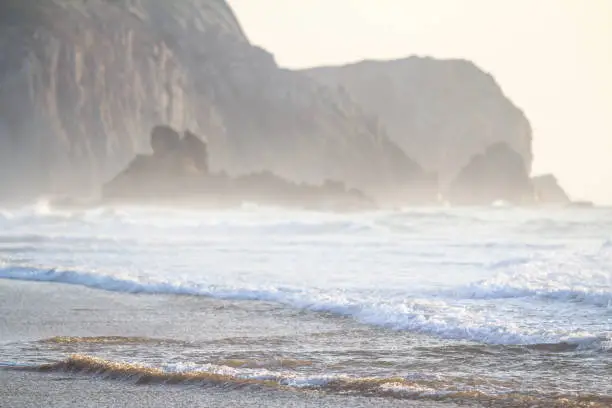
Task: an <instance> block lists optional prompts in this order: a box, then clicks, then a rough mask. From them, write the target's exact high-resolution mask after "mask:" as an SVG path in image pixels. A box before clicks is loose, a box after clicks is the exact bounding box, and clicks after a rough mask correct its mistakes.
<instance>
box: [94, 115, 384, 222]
mask: <svg viewBox="0 0 612 408" xmlns="http://www.w3.org/2000/svg"><path fill="white" fill-rule="evenodd" d="M177 135H178V133H177V132H175V131H174V130H173V129H172V128H170V127H167V126H156V127H155V128H154V129H153V131H152V135H151V143H152V145H153V144H155V146H154V148H153V150H154V153H153V155H149V156H146V155H138V156H136V157H135V158H134V160H133V161H132V162H131V163H130V164H129V166H128V167H127V168H126V169H125V170H124V171H123V172H121V173H120V174H118V175H117V176H116V177H115V178H114V179H113V180H111V181H110V182H109V183H107V184H106V185H104V187H103V199H104V200H105V201H113V202H116V201H120V202H132V203H139V204H143V203H147V202H154V203H161V204H164V203H166V204H180V203H190V204H192V205H196V206H217V207H218V206H222V207H226V206H236V205H240V204H242V203H245V202H250V203H257V204H262V205H275V206H286V207H296V208H303V209H317V210H328V211H330V210H331V211H349V210H363V209H373V208H375V207H376V205H375V203H374V201H373V200H371V199H370V198H368V197H367V196H366V195H365V194H363V193H362V192H361V191H359V190H357V189H347V187H346V185H345V184H344V183H343V182H339V181H333V180H326V181H325V182H324V183H323V184H321V185H311V184H305V183H299V184H298V183H294V182H291V181H288V180H286V179H284V178H282V177H279V176H278V175H275V174H273V173H272V172H270V171H261V172H256V173H250V174H245V175H241V176H237V177H230V176H228V175H227V174H226V173H211V172H209V171H208V169H207V163H208V154H207V147H206V143H205V142H204V141H202V140H201V139H200V138H199V137H198V136H196V135H195V134H193V133H191V132H189V131H186V132H185V136H184V137H183V138H182V139H180V136H179V139H178V140H177V139H176V137H175V136H177Z"/></svg>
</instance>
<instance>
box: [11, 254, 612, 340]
mask: <svg viewBox="0 0 612 408" xmlns="http://www.w3.org/2000/svg"><path fill="white" fill-rule="evenodd" d="M0 278H4V279H13V280H24V281H36V282H56V283H64V284H73V285H81V286H86V287H89V288H94V289H102V290H107V291H112V292H122V293H142V294H171V295H192V296H207V297H212V298H217V299H227V300H251V301H267V302H272V303H277V304H281V305H285V306H288V307H291V308H296V309H302V310H309V311H312V312H324V313H332V314H335V315H337V316H345V317H351V318H353V319H355V320H356V321H358V322H361V323H364V324H368V325H372V326H379V327H384V328H389V329H393V330H405V331H410V332H415V333H421V334H427V335H433V336H437V337H440V338H444V339H449V340H467V341H473V342H479V343H486V344H501V345H533V344H551V343H570V344H576V345H578V346H580V347H581V348H594V349H596V350H604V351H607V350H608V349H609V348H610V344H609V340H610V339H609V338H608V334H606V333H603V334H602V333H599V334H597V333H584V332H580V333H574V334H572V333H568V334H559V333H553V332H546V331H542V332H529V331H527V332H526V331H522V330H520V329H516V328H514V327H513V326H511V325H510V326H507V325H504V324H503V322H500V323H495V322H489V321H482V322H478V321H474V318H473V317H472V316H462V314H461V313H463V312H462V311H461V310H459V312H458V313H459V314H458V315H453V314H448V310H449V309H450V310H452V309H453V307H451V306H450V305H448V304H446V303H445V302H444V301H443V300H439V299H413V300H405V301H402V302H400V303H398V302H385V301H382V300H381V299H380V298H372V299H368V298H363V297H361V298H360V297H352V296H350V295H348V294H347V293H345V292H342V291H340V292H329V291H328V292H325V291H323V292H317V291H314V290H305V289H294V288H290V287H268V288H257V287H255V288H223V287H218V286H214V285H204V284H199V283H194V282H173V281H154V280H149V281H141V280H137V279H133V278H127V277H125V278H120V277H114V276H109V275H101V274H96V273H84V272H77V271H62V270H56V269H39V268H30V267H23V266H10V267H0Z"/></svg>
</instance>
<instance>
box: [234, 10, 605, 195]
mask: <svg viewBox="0 0 612 408" xmlns="http://www.w3.org/2000/svg"><path fill="white" fill-rule="evenodd" d="M229 2H230V4H231V5H232V6H233V8H234V10H235V11H236V13H237V14H238V18H239V19H240V21H241V23H242V26H243V28H244V29H245V31H246V33H247V35H248V36H249V38H250V39H251V41H252V42H253V43H255V44H258V45H261V46H263V47H264V48H266V49H267V50H269V51H271V52H272V53H273V54H275V56H276V59H277V61H278V63H279V64H280V65H282V66H285V67H293V68H298V67H308V66H316V65H325V64H342V63H346V62H351V61H356V60H360V59H364V58H376V59H390V58H400V57H405V56H408V55H411V54H418V55H431V56H434V57H440V58H467V59H471V60H473V61H474V62H475V63H476V64H478V65H479V66H480V67H481V68H483V69H484V70H486V71H489V72H491V73H492V74H493V75H494V76H495V77H496V79H497V81H498V82H499V83H500V85H501V86H502V88H503V89H504V91H505V93H506V94H507V95H508V96H509V97H510V98H511V99H512V100H513V101H514V102H515V103H516V104H517V105H518V106H519V107H521V108H522V109H523V110H524V111H525V113H526V114H527V116H528V117H529V119H530V121H531V124H532V126H533V130H534V151H535V162H534V173H536V174H538V173H545V172H553V173H555V174H556V175H557V176H558V178H559V179H560V180H561V183H562V184H563V186H564V187H566V189H567V190H568V191H569V193H570V194H571V195H572V197H573V198H576V199H591V200H595V201H597V202H600V203H608V204H612V0H229Z"/></svg>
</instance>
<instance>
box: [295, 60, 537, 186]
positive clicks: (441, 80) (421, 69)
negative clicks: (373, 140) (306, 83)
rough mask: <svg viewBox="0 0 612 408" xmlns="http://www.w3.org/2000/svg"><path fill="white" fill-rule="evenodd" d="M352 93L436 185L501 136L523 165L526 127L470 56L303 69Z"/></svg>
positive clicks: (527, 150)
mask: <svg viewBox="0 0 612 408" xmlns="http://www.w3.org/2000/svg"><path fill="white" fill-rule="evenodd" d="M304 72H305V73H306V74H308V75H309V76H311V77H312V78H314V79H316V80H317V81H319V82H320V83H321V84H324V85H327V86H331V87H334V88H336V89H338V90H339V92H344V93H346V94H347V97H351V98H353V99H354V100H355V101H356V102H357V103H358V104H360V105H361V106H362V107H363V108H364V109H365V111H366V113H367V114H369V116H370V124H371V127H372V128H377V127H380V126H382V125H384V126H385V127H386V128H387V130H388V134H389V137H390V139H391V140H393V141H394V142H396V143H397V144H398V145H399V146H400V147H401V148H402V149H403V150H404V151H405V152H406V154H408V156H410V157H411V158H412V159H414V160H416V162H418V163H419V164H420V165H421V166H422V167H423V168H424V169H425V171H431V172H434V173H437V175H438V179H439V182H440V184H441V185H442V186H443V187H444V186H447V185H448V183H449V182H450V181H451V180H453V179H454V178H455V177H456V176H457V174H458V173H459V171H460V170H461V168H462V167H463V166H465V165H466V164H467V163H468V161H469V160H470V159H471V157H472V156H473V155H475V154H477V153H479V152H482V151H483V150H485V149H486V148H487V146H489V145H491V144H494V143H497V142H504V143H506V144H507V145H508V146H510V147H511V148H512V149H513V150H515V151H516V152H518V153H519V154H520V155H521V156H522V158H523V163H524V166H525V169H526V171H527V173H529V172H530V169H531V161H532V148H531V126H530V124H529V121H528V120H527V118H526V117H525V115H524V114H523V112H522V111H521V110H520V109H518V108H517V107H516V106H515V105H514V104H513V103H512V101H510V100H509V99H508V98H507V97H506V96H505V95H504V93H503V91H502V90H501V88H500V87H499V85H498V84H497V83H496V82H495V80H494V78H493V77H492V76H491V75H489V74H488V73H486V72H484V71H482V70H481V69H480V68H478V67H477V66H476V65H474V64H473V63H472V62H470V61H465V60H438V59H434V58H421V57H409V58H404V59H398V60H392V61H362V62H358V63H354V64H349V65H344V66H338V67H320V68H312V69H308V70H305V71H304Z"/></svg>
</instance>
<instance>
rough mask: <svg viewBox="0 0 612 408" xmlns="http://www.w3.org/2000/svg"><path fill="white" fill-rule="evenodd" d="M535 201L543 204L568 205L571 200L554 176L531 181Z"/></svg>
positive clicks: (547, 175) (550, 175)
mask: <svg viewBox="0 0 612 408" xmlns="http://www.w3.org/2000/svg"><path fill="white" fill-rule="evenodd" d="M531 183H532V185H533V193H534V195H535V201H536V202H537V203H541V204H568V203H569V202H570V199H569V197H568V195H567V193H566V192H565V191H564V190H563V188H561V186H560V185H559V182H558V181H557V178H556V177H555V176H554V175H552V174H546V175H542V176H537V177H533V178H532V179H531Z"/></svg>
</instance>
